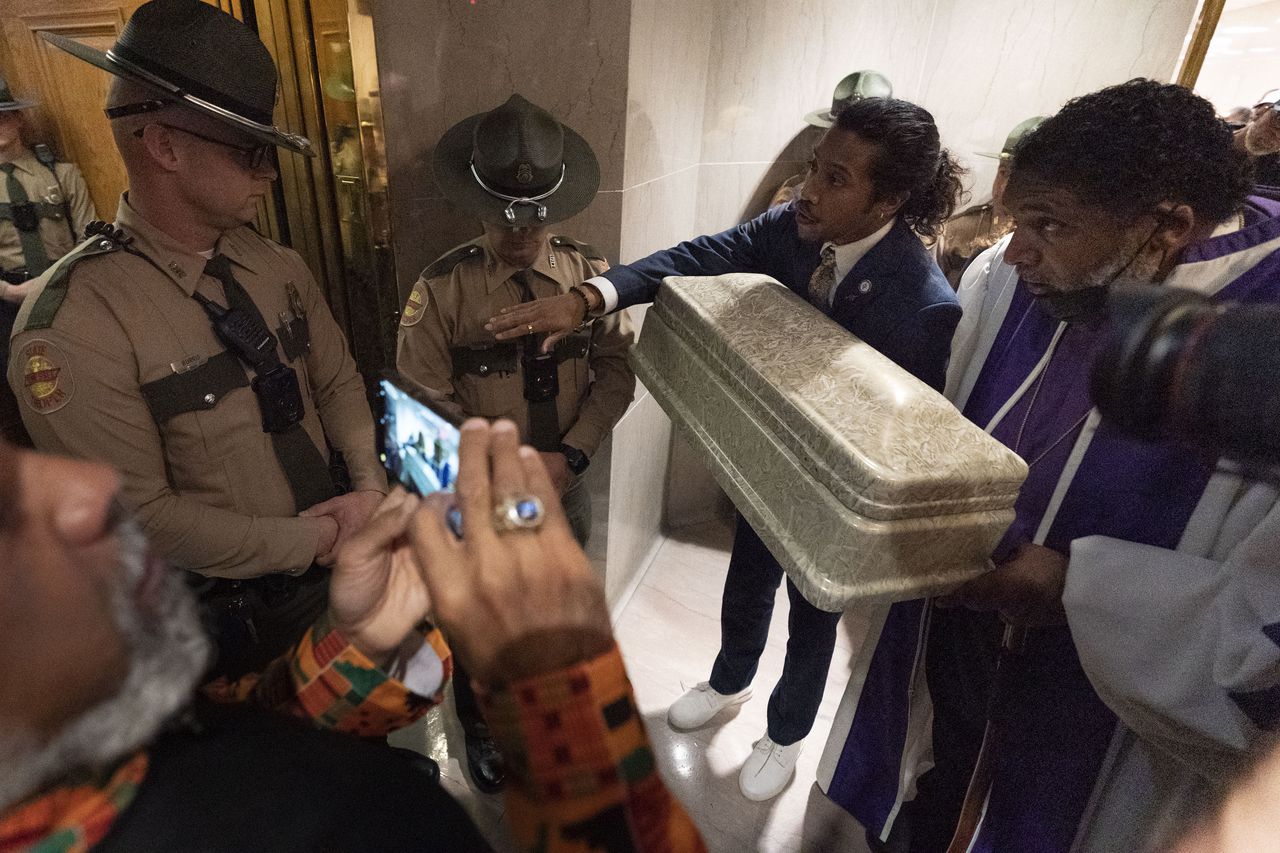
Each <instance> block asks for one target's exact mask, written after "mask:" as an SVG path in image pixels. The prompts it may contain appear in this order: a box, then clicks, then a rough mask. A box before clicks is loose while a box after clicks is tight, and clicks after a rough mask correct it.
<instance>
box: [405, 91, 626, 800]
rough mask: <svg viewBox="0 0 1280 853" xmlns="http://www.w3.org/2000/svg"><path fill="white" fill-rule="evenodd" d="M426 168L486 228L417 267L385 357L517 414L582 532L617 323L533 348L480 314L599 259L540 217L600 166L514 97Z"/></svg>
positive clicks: (534, 340)
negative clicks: (391, 355) (391, 350)
mask: <svg viewBox="0 0 1280 853" xmlns="http://www.w3.org/2000/svg"><path fill="white" fill-rule="evenodd" d="M517 140H519V142H520V143H521V144H520V145H517V144H516V141H517ZM434 166H435V175H436V181H437V183H439V185H440V187H441V189H442V190H443V192H444V194H445V196H446V197H447V198H448V199H450V201H452V202H453V203H454V204H455V205H457V206H458V207H460V208H461V209H463V210H466V211H467V212H469V213H472V214H474V215H475V216H476V217H478V218H479V219H480V220H481V222H482V223H483V225H484V230H485V234H484V236H482V237H479V238H477V239H476V240H473V241H472V242H470V243H467V244H465V245H462V246H459V247H458V248H456V249H454V250H453V251H451V252H449V253H448V254H446V255H445V256H444V257H442V258H440V259H439V260H437V261H436V262H435V263H433V264H432V265H431V266H429V267H427V269H426V270H425V271H423V273H422V276H421V277H420V278H419V279H418V282H417V283H416V284H415V285H414V288H413V291H412V292H411V293H410V295H409V299H408V301H407V302H406V304H405V306H404V311H403V313H402V315H401V320H400V339H399V349H398V353H397V357H396V363H397V365H398V367H399V369H400V371H401V373H403V374H405V375H406V376H408V377H409V378H410V379H412V380H414V381H416V382H417V383H418V384H420V385H423V386H425V387H426V388H427V389H429V390H430V391H432V392H433V393H434V394H436V395H438V396H440V397H441V398H443V399H444V400H446V401H448V403H449V404H450V405H452V406H454V407H456V409H457V410H458V413H460V414H465V415H468V416H479V417H485V418H499V417H501V418H510V419H511V420H513V421H515V422H516V424H517V425H518V426H519V428H520V432H521V436H522V438H523V440H524V441H526V442H528V443H529V444H531V445H533V446H534V447H535V448H536V449H537V450H539V451H541V452H542V458H543V461H544V462H545V463H546V465H547V468H548V470H549V471H550V473H551V475H552V479H553V481H555V482H556V484H557V486H558V487H559V488H560V492H561V500H562V501H563V503H564V507H565V511H566V514H567V515H568V517H569V521H570V525H571V526H572V528H573V531H574V535H575V536H576V537H577V538H578V540H579V542H585V541H586V539H587V536H588V534H589V532H590V529H591V504H590V497H589V495H588V494H587V491H586V488H585V486H584V484H583V480H582V477H581V475H582V472H583V471H584V470H585V469H586V467H587V465H588V463H589V461H590V459H591V456H592V455H593V454H594V453H595V452H596V449H597V448H598V447H599V446H600V443H601V442H602V441H603V440H604V438H605V436H607V435H608V434H609V431H610V430H611V429H613V426H614V424H615V423H617V421H618V419H619V418H620V417H622V415H623V413H624V412H626V409H627V406H628V405H629V404H630V402H631V398H632V395H633V394H634V392H635V375H634V374H633V373H632V371H631V368H630V367H629V366H628V365H627V350H628V349H629V348H630V346H631V342H632V338H633V336H632V332H631V327H630V324H629V321H628V320H627V318H626V316H625V315H624V314H614V315H610V316H609V317H607V318H604V319H599V320H595V321H594V322H593V323H591V324H590V325H589V326H587V327H585V328H580V329H579V330H578V331H577V332H575V333H574V334H572V335H569V336H568V337H566V338H564V339H562V340H560V341H559V342H558V343H557V344H556V345H555V346H554V347H553V348H552V351H551V352H550V353H543V352H542V350H543V348H544V347H543V343H544V341H543V336H542V335H529V336H526V337H525V338H523V339H521V340H519V341H514V342H503V343H498V342H496V341H495V340H494V337H493V334H492V333H491V332H489V331H487V330H486V329H485V323H486V322H487V321H488V319H489V318H490V317H492V316H494V315H495V314H497V313H498V312H499V311H500V310H501V309H503V308H507V307H510V306H513V305H517V304H519V303H520V302H526V301H529V300H532V299H537V298H540V297H544V296H554V295H558V294H561V293H567V292H568V291H570V290H572V289H573V288H574V287H580V286H581V282H583V281H585V280H586V279H588V278H591V277H592V276H594V275H598V274H599V273H601V272H603V271H604V270H605V269H607V268H608V266H609V265H608V263H607V262H606V261H605V259H604V258H603V257H602V256H601V255H600V254H599V253H598V252H596V251H595V250H594V249H592V248H591V247H590V246H587V245H584V244H582V243H578V242H576V241H574V240H571V239H569V238H567V237H560V236H553V235H551V234H550V233H549V228H548V226H550V225H552V224H553V223H556V222H559V221H561V220H564V219H567V218H568V217H570V216H573V215H574V214H575V213H578V212H579V211H580V210H582V209H583V208H585V207H586V206H587V205H588V204H590V202H591V200H592V198H594V197H595V194H596V190H597V189H598V188H599V185H600V167H599V165H598V163H597V162H596V158H595V155H594V154H593V153H592V151H591V149H590V147H589V146H588V145H587V143H586V141H585V140H583V139H582V137H580V136H579V135H578V134H577V133H575V132H574V131H573V130H571V129H570V128H568V127H566V126H564V125H562V124H561V123H560V122H559V121H557V120H556V119H555V118H554V117H553V116H552V115H551V114H550V113H548V112H547V111H545V110H543V109H540V108H539V107H536V106H534V105H533V104H531V103H529V102H528V101H527V100H525V99H524V98H522V97H520V96H519V95H513V96H512V97H511V99H510V100H508V101H507V102H506V103H505V104H503V105H502V106H500V107H498V108H496V109H494V110H492V111H490V112H487V113H481V114H479V115H474V116H471V117H470V118H468V119H466V120H464V121H462V122H460V123H459V124H457V125H455V126H454V127H453V128H451V129H450V130H448V131H447V132H446V133H445V134H444V136H443V137H442V138H441V140H440V142H439V144H438V145H437V146H436V150H435V163H434ZM584 305H585V302H584ZM467 681H468V679H467V678H466V677H465V676H464V675H457V676H456V677H455V678H454V690H455V700H456V703H455V704H456V705H457V708H458V716H459V718H460V720H461V722H462V724H463V730H464V732H465V733H466V735H467V756H468V761H469V764H470V767H471V772H472V778H473V779H474V780H475V782H476V786H477V787H478V788H480V789H481V790H483V791H495V790H498V788H500V787H501V785H502V779H503V768H502V763H501V755H500V754H499V753H498V752H497V750H496V748H495V747H494V746H493V744H492V741H490V740H489V738H488V732H487V729H486V727H485V726H484V723H483V720H482V719H481V718H480V715H479V711H478V709H477V708H476V707H475V701H474V698H473V697H472V696H471V694H470V690H469V685H468V684H467V683H466V682H467Z"/></svg>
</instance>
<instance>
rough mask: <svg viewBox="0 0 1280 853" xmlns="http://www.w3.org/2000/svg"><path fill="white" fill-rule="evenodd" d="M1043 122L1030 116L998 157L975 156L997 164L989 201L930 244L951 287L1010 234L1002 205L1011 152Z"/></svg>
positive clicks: (961, 216) (967, 211) (958, 216)
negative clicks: (966, 269)
mask: <svg viewBox="0 0 1280 853" xmlns="http://www.w3.org/2000/svg"><path fill="white" fill-rule="evenodd" d="M1044 120H1045V117H1044V116H1033V117H1031V118H1029V119H1027V120H1026V121H1023V122H1020V123H1019V124H1018V126H1017V127H1015V128H1014V129H1013V130H1011V131H1010V132H1009V135H1008V136H1007V137H1005V140H1004V147H1003V148H1002V149H1001V150H1000V153H999V154H985V153H981V152H980V153H979V154H978V156H979V157H989V158H992V159H995V160H999V161H1000V166H999V167H998V168H997V169H996V177H995V180H994V181H993V182H992V184H991V200H990V201H986V202H983V203H982V204H975V205H973V206H972V207H969V208H967V209H965V210H963V211H961V212H960V213H957V214H956V215H955V216H953V217H951V218H950V219H948V220H947V223H946V225H944V226H943V230H942V233H941V234H939V235H938V239H937V240H936V241H935V242H934V244H933V257H934V260H936V261H937V262H938V266H939V267H940V268H941V269H942V274H943V275H945V276H946V277H947V281H949V282H951V286H952V287H954V288H958V287H959V286H960V276H962V275H963V274H964V271H965V268H966V267H968V266H969V262H970V261H972V260H973V259H974V258H976V257H977V256H978V255H980V254H982V253H983V252H985V251H986V250H987V249H990V248H991V247H992V246H994V245H995V244H996V243H997V242H999V240H1000V238H1001V237H1003V236H1004V235H1006V234H1008V233H1009V232H1010V231H1012V230H1013V219H1012V218H1010V216H1009V214H1008V212H1007V211H1006V210H1005V209H1004V204H1003V197H1004V187H1005V184H1007V183H1008V182H1009V164H1010V163H1011V162H1012V161H1013V150H1014V149H1015V148H1017V147H1018V143H1019V142H1021V141H1022V138H1023V137H1024V136H1026V135H1027V134H1028V133H1030V132H1031V131H1033V130H1035V129H1036V128H1037V127H1039V126H1040V123H1041V122H1043V121H1044Z"/></svg>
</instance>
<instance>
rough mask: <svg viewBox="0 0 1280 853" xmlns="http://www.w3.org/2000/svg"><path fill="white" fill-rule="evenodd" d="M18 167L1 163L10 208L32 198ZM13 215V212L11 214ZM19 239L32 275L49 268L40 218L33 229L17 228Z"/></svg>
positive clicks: (24, 260) (28, 270) (23, 257)
mask: <svg viewBox="0 0 1280 853" xmlns="http://www.w3.org/2000/svg"><path fill="white" fill-rule="evenodd" d="M15 168H16V167H15V166H14V164H12V163H0V172H4V174H5V183H6V184H7V189H8V190H9V206H10V210H12V208H13V207H15V206H17V205H20V204H27V203H28V202H29V201H31V199H30V198H29V197H28V196H27V190H26V187H24V186H23V185H22V181H20V180H18V176H17V175H15V174H14V173H13V172H14V169H15ZM11 215H12V214H11ZM14 226H15V227H16V226H17V218H16V217H14ZM17 231H18V240H19V241H21V243H22V260H23V263H24V264H25V265H26V267H27V272H29V273H31V275H32V276H37V275H40V273H42V272H44V271H45V270H47V269H48V268H49V253H48V252H46V251H45V248H44V240H43V239H42V238H41V237H40V220H39V219H38V218H37V219H36V227H35V229H34V230H31V231H24V230H22V229H21V228H18V229H17Z"/></svg>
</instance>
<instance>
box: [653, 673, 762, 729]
mask: <svg viewBox="0 0 1280 853" xmlns="http://www.w3.org/2000/svg"><path fill="white" fill-rule="evenodd" d="M750 698H751V688H750V687H748V688H747V689H746V690H742V691H739V692H738V693H718V692H716V691H715V690H714V689H712V687H711V684H710V682H707V681H704V682H702V683H701V684H699V685H697V686H696V687H694V688H692V689H690V690H689V691H687V692H686V693H685V694H684V695H683V696H681V697H680V698H679V699H677V700H676V701H675V702H673V703H672V705H671V707H670V708H669V709H668V710H667V723H668V724H669V725H670V726H671V728H673V729H682V730H683V729H696V728H698V727H699V726H702V725H705V724H706V723H707V721H709V720H710V719H711V718H712V717H714V716H715V715H716V714H718V713H720V712H721V711H722V710H724V709H725V708H727V707H729V706H730V705H737V704H739V703H741V702H745V701H747V700H748V699H750Z"/></svg>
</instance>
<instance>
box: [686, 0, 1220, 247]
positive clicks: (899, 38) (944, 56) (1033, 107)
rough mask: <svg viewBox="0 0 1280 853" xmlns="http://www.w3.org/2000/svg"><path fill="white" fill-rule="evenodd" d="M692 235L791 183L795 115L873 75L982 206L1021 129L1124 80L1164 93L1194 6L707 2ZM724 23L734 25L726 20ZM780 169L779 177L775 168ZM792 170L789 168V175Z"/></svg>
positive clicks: (800, 139)
mask: <svg viewBox="0 0 1280 853" xmlns="http://www.w3.org/2000/svg"><path fill="white" fill-rule="evenodd" d="M717 2H718V3H719V4H720V5H721V6H722V7H723V8H722V9H721V10H720V12H721V13H720V14H718V15H717V22H718V24H719V25H718V26H717V27H716V29H715V31H714V34H713V40H712V43H711V63H710V67H711V69H712V71H711V76H710V78H709V80H708V89H707V94H706V114H705V117H704V124H703V156H702V163H703V166H702V178H701V182H700V190H699V205H698V225H699V228H700V229H703V230H713V229H719V228H725V227H728V226H729V225H732V224H734V223H735V222H737V221H740V219H741V218H742V217H743V216H744V215H746V214H748V213H752V212H755V211H756V210H757V209H759V207H760V206H761V205H762V204H763V194H764V193H765V192H766V191H767V190H769V189H772V188H773V187H774V186H776V185H777V183H778V182H779V180H780V178H781V177H785V176H786V175H787V174H791V173H793V172H794V171H797V170H798V168H797V167H798V165H799V162H798V161H802V160H803V159H804V158H805V157H806V156H807V149H808V148H809V147H810V146H811V145H812V142H813V136H812V132H806V131H805V130H804V128H805V125H804V123H803V118H802V117H803V115H804V114H805V113H806V112H808V111H809V110H811V109H814V108H816V107H818V106H820V105H823V104H826V103H829V102H830V98H831V90H832V89H833V88H834V86H835V83H836V82H837V81H838V80H839V79H840V78H841V77H843V76H844V75H845V74H847V73H849V72H851V71H856V70H858V69H860V68H875V69H878V70H879V71H881V72H883V73H884V74H886V75H887V76H888V77H889V79H890V80H892V81H893V84H894V93H895V94H896V95H897V96H898V97H902V98H906V99H908V100H912V101H915V102H917V103H919V104H921V105H922V106H924V107H926V108H927V109H929V110H930V111H931V112H932V113H933V114H934V116H935V118H936V120H937V122H938V126H939V128H940V129H941V131H942V136H943V141H944V144H945V145H947V146H948V147H949V148H951V149H952V150H953V152H954V153H955V154H956V155H957V156H958V158H959V159H960V160H961V161H962V162H963V163H964V164H965V165H966V166H969V167H970V168H971V169H972V170H973V172H972V176H971V180H970V183H971V186H973V187H974V189H975V191H974V196H975V200H978V199H980V198H982V197H985V196H986V195H987V194H989V190H990V185H991V179H992V178H993V177H994V175H995V164H994V162H993V161H988V160H985V159H982V158H978V157H975V156H974V152H976V151H987V150H993V149H992V146H995V147H994V150H996V151H999V147H1000V144H1001V143H1002V142H1003V141H1004V137H1005V135H1006V134H1007V133H1008V131H1009V130H1010V129H1011V128H1012V127H1013V126H1014V125H1015V124H1017V123H1018V122H1020V121H1021V120H1022V119H1024V118H1026V117H1028V116H1031V115H1035V114H1037V113H1045V112H1052V111H1053V110H1055V109H1057V108H1058V107H1059V106H1060V105H1061V104H1062V103H1063V102H1064V101H1066V100H1067V99H1068V98H1070V97H1073V96H1075V95H1079V94H1083V93H1085V92H1089V91H1092V90H1094V89H1098V88H1101V87H1102V86H1106V85H1109V84H1111V83H1119V82H1122V81H1124V80H1127V79H1129V78H1132V77H1137V76H1150V77H1156V78H1160V79H1171V78H1172V76H1173V73H1174V67H1175V65H1176V63H1177V58H1178V54H1179V52H1180V50H1181V47H1182V42H1183V39H1184V37H1185V36H1186V33H1187V30H1188V28H1189V26H1190V23H1191V19H1192V16H1193V14H1194V12H1195V8H1196V0H1069V2H1065V3H1064V2H1062V0H900V2H897V3H882V2H877V0H856V2H835V0H797V2H792V3H775V2H770V0H734V2H729V0H717ZM730 12H731V14H730ZM780 160H781V161H784V162H782V163H779V162H778V161H780ZM786 161H790V162H786Z"/></svg>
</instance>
